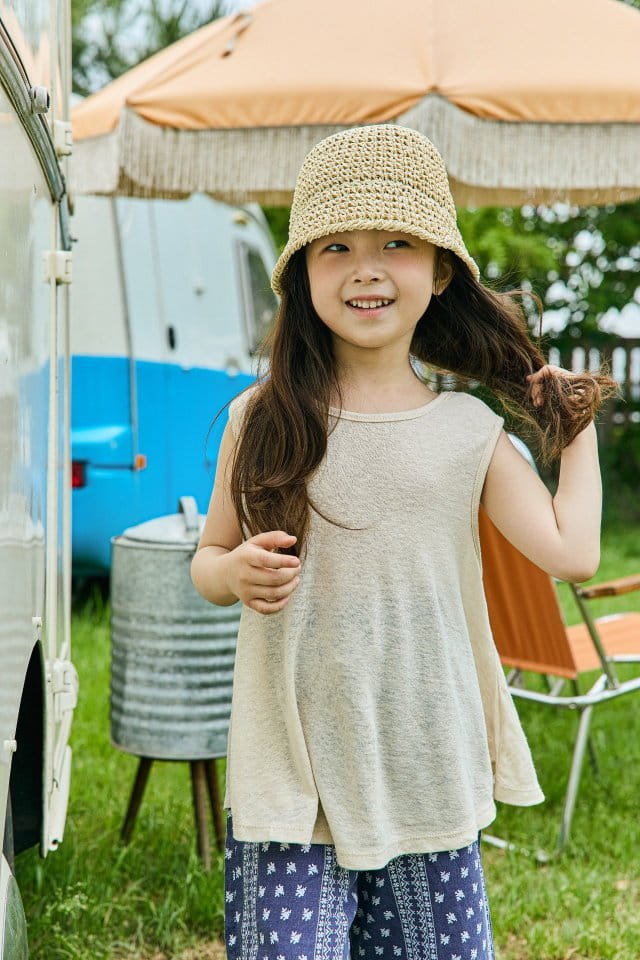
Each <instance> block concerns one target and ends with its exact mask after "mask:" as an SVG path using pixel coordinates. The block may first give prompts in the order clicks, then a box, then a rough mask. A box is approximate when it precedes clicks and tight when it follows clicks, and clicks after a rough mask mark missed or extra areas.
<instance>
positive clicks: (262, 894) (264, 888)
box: [258, 887, 267, 897]
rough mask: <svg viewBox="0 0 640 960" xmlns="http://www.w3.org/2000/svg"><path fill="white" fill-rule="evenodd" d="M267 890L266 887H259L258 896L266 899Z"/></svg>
mask: <svg viewBox="0 0 640 960" xmlns="http://www.w3.org/2000/svg"><path fill="white" fill-rule="evenodd" d="M266 889H267V888H266V887H258V896H259V897H264V894H265V890H266Z"/></svg>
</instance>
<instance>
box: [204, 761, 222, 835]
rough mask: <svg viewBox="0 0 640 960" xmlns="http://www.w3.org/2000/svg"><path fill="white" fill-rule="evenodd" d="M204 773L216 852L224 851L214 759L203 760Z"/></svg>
mask: <svg viewBox="0 0 640 960" xmlns="http://www.w3.org/2000/svg"><path fill="white" fill-rule="evenodd" d="M204 763H205V771H206V774H207V786H208V788H209V803H210V804H211V816H212V817H213V828H214V830H215V833H216V844H217V846H218V850H223V849H224V844H225V839H226V838H225V829H224V827H223V825H222V800H221V797H220V789H219V787H218V771H217V769H216V758H215V757H212V758H211V759H210V760H205V762H204Z"/></svg>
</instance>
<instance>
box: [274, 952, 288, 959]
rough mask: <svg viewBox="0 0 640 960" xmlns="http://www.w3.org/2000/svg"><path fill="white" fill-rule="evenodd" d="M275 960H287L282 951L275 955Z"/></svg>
mask: <svg viewBox="0 0 640 960" xmlns="http://www.w3.org/2000/svg"><path fill="white" fill-rule="evenodd" d="M276 960H287V958H286V957H285V955H284V953H279V954H278V956H277V957H276Z"/></svg>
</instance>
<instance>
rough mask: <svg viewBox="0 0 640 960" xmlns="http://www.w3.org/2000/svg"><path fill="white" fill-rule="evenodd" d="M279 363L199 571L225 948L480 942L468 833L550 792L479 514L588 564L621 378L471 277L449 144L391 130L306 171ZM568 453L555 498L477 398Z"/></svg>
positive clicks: (387, 952) (350, 136) (219, 482)
mask: <svg viewBox="0 0 640 960" xmlns="http://www.w3.org/2000/svg"><path fill="white" fill-rule="evenodd" d="M272 286H273V289H274V291H275V292H276V293H279V294H280V295H281V297H282V300H281V303H280V307H279V311H278V315H277V317H276V321H275V325H274V327H273V329H272V331H271V333H270V335H269V337H268V340H267V342H266V343H265V344H264V347H263V352H262V354H261V363H262V361H263V360H264V358H265V357H266V356H267V355H268V364H269V371H268V375H267V374H264V375H263V374H260V371H259V375H258V379H257V381H256V383H255V384H252V385H251V386H250V387H249V388H248V389H247V390H245V391H244V392H243V393H241V394H240V395H239V396H237V397H236V398H235V399H234V400H233V401H232V403H231V406H230V408H229V421H230V422H229V424H228V425H227V427H226V429H225V431H224V435H223V438H222V442H221V447H220V453H219V459H218V466H217V472H216V479H215V485H214V489H213V493H212V496H211V502H210V505H209V510H208V514H207V518H206V522H205V526H204V530H203V533H202V536H201V538H200V542H199V544H198V549H197V552H196V554H195V556H194V559H193V562H192V567H191V574H192V579H193V582H194V585H195V586H196V588H197V589H198V591H199V592H200V593H201V594H202V596H204V597H205V598H206V599H208V600H209V601H210V602H211V603H215V604H221V605H228V604H231V603H234V602H236V601H237V600H238V599H239V600H241V601H242V603H243V605H244V606H243V610H242V617H241V621H240V630H239V634H238V639H237V648H236V659H235V672H234V688H233V703H232V715H231V723H230V729H229V743H228V757H227V778H226V791H225V798H224V807H225V809H226V810H227V811H228V816H227V846H226V852H225V938H226V947H227V955H228V957H230V958H232V960H235V958H238V960H249V958H251V960H254V958H255V960H343V958H347V957H349V956H352V957H354V958H356V957H357V958H361V957H364V958H366V960H374V958H378V957H381V958H383V960H384V958H395V957H398V958H407V960H445V958H446V960H462V958H467V960H471V958H483V960H484V958H491V957H493V944H492V936H491V921H490V914H489V908H488V903H487V898H486V894H485V889H484V879H483V872H482V865H481V860H480V851H479V844H478V841H479V837H480V831H481V830H482V829H483V828H484V827H486V826H487V825H488V824H490V823H491V822H492V820H493V819H494V817H495V815H496V806H495V800H501V801H504V802H506V803H512V804H518V805H528V804H536V803H540V802H541V801H542V800H543V799H544V796H543V794H542V791H541V790H540V786H539V784H538V780H537V777H536V773H535V770H534V766H533V763H532V759H531V754H530V751H529V747H528V744H527V741H526V739H525V736H524V733H523V730H522V728H521V726H520V723H519V719H518V714H517V712H516V710H515V707H514V705H513V702H512V700H511V697H510V695H509V692H508V689H507V686H506V681H505V677H504V673H503V671H502V668H501V664H500V660H499V657H498V654H497V651H496V648H495V645H494V643H493V639H492V636H491V630H490V626H489V619H488V612H487V606H486V600H485V596H484V591H483V587H482V568H481V554H480V544H479V536H478V510H479V505H480V504H482V506H483V507H484V509H485V510H486V511H487V513H488V515H489V517H490V518H491V520H492V521H493V522H494V523H495V524H496V526H497V527H498V529H499V530H500V531H501V532H502V533H503V534H504V535H505V536H506V537H507V538H508V539H509V540H510V541H511V542H512V543H513V544H514V545H515V546H516V547H517V548H518V549H519V550H520V551H521V552H522V553H524V554H525V555H526V556H528V557H529V558H530V559H531V560H533V562H534V563H536V564H537V565H538V566H540V567H542V568H543V569H544V570H546V571H548V572H549V573H550V574H552V575H554V576H556V577H559V578H560V579H564V580H569V579H571V580H574V581H581V580H586V579H588V578H590V577H591V576H593V575H594V574H595V572H596V570H597V568H598V564H599V533H600V514H601V486H600V472H599V466H598V451H597V442H596V431H595V427H594V423H593V416H594V414H595V412H596V410H597V408H598V406H599V405H600V404H601V402H602V401H603V399H604V398H605V397H606V396H607V394H608V392H611V390H613V389H614V388H615V381H613V380H610V379H609V378H608V377H606V376H603V375H601V374H581V375H577V374H572V373H570V372H568V371H566V370H562V369H561V368H558V367H555V366H552V365H550V364H545V362H544V358H543V356H542V354H541V353H540V351H539V350H538V349H537V348H536V347H535V346H534V345H533V344H532V342H531V339H530V336H529V333H528V328H527V324H526V320H525V318H524V316H523V314H522V312H521V310H520V309H518V307H517V306H516V305H515V302H514V301H513V300H512V299H511V297H510V296H509V295H508V294H499V293H495V292H493V291H490V290H489V289H488V288H486V287H485V286H483V285H482V283H481V282H480V279H479V270H478V267H477V265H476V264H475V262H474V261H473V259H472V258H471V256H470V255H469V253H468V252H467V250H466V248H465V245H464V242H463V240H462V237H461V235H460V232H459V230H458V226H457V222H456V211H455V206H454V203H453V199H452V197H451V194H450V191H449V185H448V180H447V174H446V170H445V167H444V164H443V161H442V158H441V157H440V155H439V153H438V152H437V150H436V149H435V148H434V146H433V145H432V143H431V142H430V141H429V140H428V139H427V138H426V137H424V136H423V135H422V134H420V133H418V132H417V131H415V130H411V129H408V128H405V127H400V126H396V125H393V124H380V125H374V126H363V127H356V128H353V129H348V130H345V131H342V132H340V133H337V134H334V135H332V136H330V137H327V138H326V139H324V140H322V141H321V142H320V143H318V144H317V145H316V146H315V147H314V148H313V149H312V150H311V151H310V152H309V154H308V155H307V157H306V158H305V160H304V162H303V164H302V167H301V170H300V173H299V175H298V179H297V183H296V187H295V192H294V197H293V205H292V209H291V218H290V224H289V240H288V243H287V245H286V247H285V249H284V251H283V253H282V255H281V256H280V258H279V260H278V262H277V264H276V267H275V269H274V272H273V276H272ZM416 361H422V362H425V363H427V364H430V365H433V366H434V367H436V368H442V369H445V370H448V371H453V372H455V373H456V374H457V375H458V376H459V377H460V378H461V379H462V380H463V382H464V381H466V380H468V379H470V378H471V377H473V378H475V379H477V380H478V381H480V382H481V383H483V384H484V385H486V386H487V387H489V388H490V389H491V390H493V391H495V393H496V394H497V395H498V396H499V397H500V398H501V399H502V401H503V403H504V406H505V408H506V409H508V410H509V411H510V412H512V413H514V414H515V415H517V416H519V417H520V419H521V420H522V421H523V423H527V424H529V426H530V427H532V428H533V429H535V430H536V431H537V436H538V437H539V439H540V443H541V456H542V458H543V460H546V461H547V462H549V461H551V460H553V459H554V458H557V457H558V456H559V455H560V453H561V469H560V477H559V484H558V490H557V493H556V495H555V497H553V498H552V497H551V495H550V494H549V493H548V491H547V489H546V487H545V485H544V484H543V483H542V481H541V480H540V479H539V478H538V476H537V474H536V473H535V471H533V470H532V469H531V468H530V466H529V464H528V463H527V462H526V461H525V460H524V458H523V457H522V456H521V455H520V454H519V453H518V452H517V450H516V449H515V447H514V446H513V444H512V443H511V441H510V440H509V438H508V436H507V433H506V432H505V431H504V429H503V424H504V419H503V418H502V417H500V416H498V415H497V414H496V413H494V412H493V411H492V409H491V408H490V407H489V406H488V405H487V404H485V403H484V402H483V401H482V400H480V399H479V398H477V397H474V396H472V395H471V394H469V393H467V392H457V391H443V392H440V393H435V392H434V391H432V390H431V389H430V388H429V387H428V386H427V378H425V377H424V376H422V375H420V371H419V370H416V365H417V364H416Z"/></svg>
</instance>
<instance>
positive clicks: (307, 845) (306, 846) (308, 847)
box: [302, 843, 311, 853]
mask: <svg viewBox="0 0 640 960" xmlns="http://www.w3.org/2000/svg"><path fill="white" fill-rule="evenodd" d="M309 850H311V844H310V843H303V844H302V852H303V853H309Z"/></svg>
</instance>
